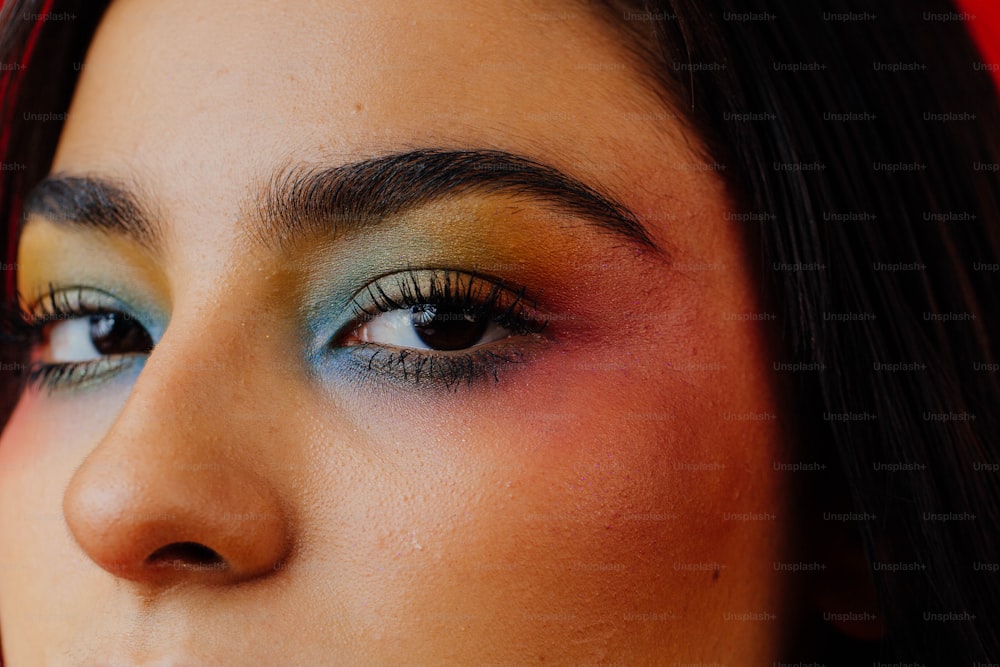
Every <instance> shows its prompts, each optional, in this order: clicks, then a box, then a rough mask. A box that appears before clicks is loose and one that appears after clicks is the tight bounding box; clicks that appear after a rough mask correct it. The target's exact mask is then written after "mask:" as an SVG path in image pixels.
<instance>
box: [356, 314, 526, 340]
mask: <svg viewBox="0 0 1000 667" xmlns="http://www.w3.org/2000/svg"><path fill="white" fill-rule="evenodd" d="M511 334H512V332H511V331H510V330H509V329H507V328H506V327H504V326H502V325H500V324H498V323H496V322H494V321H492V320H491V319H490V318H489V316H488V313H483V312H470V311H468V310H465V309H463V308H461V307H459V306H455V305H448V304H436V305H435V304H418V305H414V306H410V307H408V308H404V309H398V310H393V311H390V312H387V313H382V314H380V315H378V316H376V317H374V318H373V319H371V320H370V321H368V322H366V323H365V324H363V325H362V326H361V327H360V328H359V329H358V330H357V331H356V332H355V336H356V337H357V339H358V340H359V341H361V342H364V343H375V344H377V345H386V346H389V347H403V348H411V349H415V350H439V351H455V350H465V349H468V348H471V347H477V346H479V345H485V344H487V343H492V342H494V341H497V340H501V339H503V338H507V337H508V336H510V335H511Z"/></svg>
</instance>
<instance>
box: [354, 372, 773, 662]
mask: <svg viewBox="0 0 1000 667" xmlns="http://www.w3.org/2000/svg"><path fill="white" fill-rule="evenodd" d="M624 359H625V357H624V356H623V357H621V358H615V357H614V355H613V354H610V353H609V354H606V355H605V356H603V357H602V358H601V360H600V361H594V360H593V359H590V360H589V361H586V360H584V359H583V358H582V357H581V358H580V359H576V360H573V359H567V358H564V359H561V360H560V362H559V366H558V367H559V368H560V369H562V372H560V373H555V372H552V373H551V374H547V373H546V372H545V369H544V367H540V368H538V369H536V371H531V372H529V371H525V378H524V380H523V382H524V386H523V387H522V388H520V389H519V390H518V391H501V390H499V389H498V390H497V391H496V392H495V393H493V394H489V393H473V394H471V395H470V394H465V395H464V398H463V390H462V389H459V391H458V392H457V393H456V395H454V396H449V397H446V398H444V399H433V400H430V401H421V402H419V406H420V407H419V408H414V407H410V405H409V404H408V403H401V404H399V405H397V406H395V408H394V410H393V411H392V413H391V414H392V417H391V418H383V417H378V416H375V417H372V418H371V420H370V425H371V428H370V430H368V431H367V432H368V433H369V434H370V433H378V434H379V436H378V438H376V439H375V441H374V442H372V443H371V446H372V447H374V448H376V449H378V450H379V451H381V452H382V453H385V454H386V457H387V458H386V459H385V461H386V462H388V463H386V464H385V467H382V468H381V470H380V471H379V472H378V473H377V474H376V473H374V472H373V473H372V478H371V479H368V480H362V479H358V480H356V486H355V487H354V488H355V490H354V491H353V492H348V493H346V494H345V495H344V496H343V498H342V502H344V503H347V504H348V505H349V506H354V507H355V508H356V510H357V512H358V513H360V514H361V515H363V516H367V520H365V521H359V522H356V523H354V524H353V525H352V526H351V527H350V529H349V532H347V533H346V534H348V535H350V536H351V542H352V549H353V555H352V560H353V561H354V563H355V565H356V567H357V569H356V570H355V571H353V573H352V575H350V576H347V575H345V577H344V580H345V581H348V582H349V581H351V580H353V581H354V582H355V583H353V584H352V583H348V584H347V586H348V587H349V588H352V587H356V590H353V591H344V590H341V591H339V594H340V596H341V597H340V599H348V598H354V600H355V602H354V605H356V608H358V609H360V608H366V609H367V614H366V616H367V618H368V619H369V621H370V622H371V623H372V627H373V628H375V627H376V626H377V630H374V629H373V630H372V631H374V632H378V633H379V634H380V636H381V637H383V638H387V637H390V636H391V637H392V639H393V640H394V641H395V642H397V643H398V644H399V646H400V647H401V650H403V648H402V647H406V650H409V651H419V650H422V649H423V650H426V649H428V648H430V647H427V646H423V645H421V641H426V640H421V639H420V638H421V637H423V638H427V637H440V636H450V637H455V640H454V642H455V646H456V647H464V648H465V649H467V650H468V651H470V653H469V655H474V654H475V653H474V650H475V648H476V647H477V646H478V647H479V650H480V651H482V650H484V647H483V641H495V642H497V645H496V646H495V647H492V648H495V649H496V650H497V651H502V650H503V649H505V648H509V646H508V645H507V643H508V642H516V645H517V646H521V647H531V646H535V647H544V646H552V645H554V639H555V638H558V642H556V643H558V644H559V645H562V646H567V647H569V646H575V647H579V651H580V653H579V655H570V654H566V655H564V656H563V657H565V658H566V659H569V658H576V659H581V660H582V659H591V658H593V657H594V656H595V655H598V654H599V653H600V651H599V650H598V648H599V649H600V650H611V649H613V648H615V647H616V646H619V647H620V645H621V644H623V643H628V644H635V645H649V646H660V647H661V648H662V647H663V646H666V645H672V646H675V647H676V646H683V645H684V642H685V637H686V636H688V635H690V633H692V632H695V636H699V637H700V636H702V635H703V634H704V628H705V627H714V626H717V625H718V623H719V621H720V618H721V616H722V614H723V613H724V611H726V610H729V611H733V607H732V606H726V605H736V606H739V605H740V604H744V606H746V607H748V608H752V607H755V606H757V605H761V606H762V607H763V608H771V609H774V608H777V606H778V601H777V597H776V591H777V588H778V587H777V585H775V582H774V581H773V580H772V578H771V576H770V575H769V574H768V572H769V571H770V570H771V564H772V562H773V561H775V560H780V551H781V549H782V546H781V540H782V538H781V535H782V532H783V529H784V527H785V526H784V524H783V523H782V521H781V519H782V518H783V517H782V514H783V511H782V510H783V504H782V503H783V497H782V489H781V486H780V480H777V479H776V478H775V477H774V476H773V475H770V474H766V472H765V471H769V470H770V467H771V462H772V460H773V458H774V453H775V451H776V447H777V445H776V443H777V442H778V439H779V437H778V434H777V433H776V430H777V429H776V428H775V427H774V424H773V423H770V422H753V423H749V424H748V423H740V422H737V421H731V420H730V421H727V420H724V419H720V417H719V415H720V411H722V410H731V411H733V412H743V411H751V410H752V411H757V412H764V411H766V410H772V411H773V406H771V405H767V404H766V403H767V398H766V397H767V392H751V391H749V390H748V388H745V387H742V386H740V381H738V380H734V379H733V378H731V377H722V376H721V375H720V374H719V373H715V374H714V375H713V374H712V373H707V374H706V373H705V372H702V375H708V376H709V377H699V378H695V379H694V380H692V376H691V374H690V373H688V374H684V373H678V372H674V371H672V370H669V369H666V366H665V365H663V366H662V368H663V369H666V370H658V369H657V366H656V365H655V364H649V365H646V369H645V370H642V371H640V370H637V369H636V367H635V365H634V364H632V365H630V364H628V363H626V362H625V361H624ZM730 368H731V367H730ZM567 369H569V370H568V372H567ZM637 374H638V375H640V376H641V377H636V375H637ZM529 375H530V378H529V377H528V376H529ZM650 387H656V388H657V389H656V390H654V391H651V390H650ZM414 403H415V404H416V402H415V401H414ZM415 425H416V426H415ZM387 470H389V471H390V472H386V471H387ZM343 479H344V478H341V482H343ZM341 488H342V489H343V485H342V484H341ZM373 489H381V490H382V495H378V494H376V495H375V496H374V497H373ZM365 509H367V513H366V512H365V511H364V510H365ZM748 512H752V513H755V514H757V515H758V516H762V515H770V516H772V517H774V519H767V520H765V521H763V522H757V523H751V522H747V521H743V520H734V519H733V518H732V517H733V516H735V515H740V514H743V513H748ZM716 572H718V574H716ZM718 581H725V582H726V583H725V585H724V586H719V585H717V583H716V582H718ZM362 589H363V590H362ZM359 617H360V616H359ZM387 618H391V619H392V622H391V623H386V619H387ZM458 628H460V629H461V630H462V632H460V633H456V629H458ZM465 637H468V644H467V645H466V643H465V641H466V640H465V639H464V638H465ZM456 650H458V648H456ZM567 650H569V649H567ZM691 650H692V651H693V650H695V649H694V648H692V649H691ZM594 651H597V652H596V653H594ZM678 655H680V654H678Z"/></svg>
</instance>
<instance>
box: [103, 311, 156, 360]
mask: <svg viewBox="0 0 1000 667" xmlns="http://www.w3.org/2000/svg"><path fill="white" fill-rule="evenodd" d="M90 340H91V343H93V345H94V349H96V350H97V351H98V352H100V353H101V354H103V355H109V354H134V353H141V354H146V353H148V352H150V351H151V350H152V349H153V341H152V340H151V339H150V337H149V334H148V333H146V330H145V329H143V328H142V326H141V325H140V324H138V323H137V322H136V321H135V320H131V319H128V318H126V317H124V316H123V315H122V314H121V313H102V314H100V315H92V316H91V317H90Z"/></svg>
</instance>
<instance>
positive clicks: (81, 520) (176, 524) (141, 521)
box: [63, 459, 289, 585]
mask: <svg viewBox="0 0 1000 667" xmlns="http://www.w3.org/2000/svg"><path fill="white" fill-rule="evenodd" d="M141 468H142V467H141V466H139V469H136V468H135V467H131V468H130V469H129V470H117V471H113V470H110V469H109V468H108V466H107V465H102V463H101V461H100V459H96V460H88V461H86V462H85V463H84V466H83V467H82V468H81V469H80V470H78V471H77V473H76V475H75V476H74V477H73V480H72V481H71V483H70V486H69V487H68V489H67V491H66V494H65V495H64V498H63V512H64V515H65V517H66V523H67V525H68V527H69V530H70V533H71V534H72V535H73V537H74V539H75V540H76V542H77V543H78V544H79V545H80V547H81V548H82V550H83V551H84V552H85V553H86V554H87V556H88V557H89V558H90V559H91V560H92V561H93V562H94V563H96V564H97V565H99V566H100V567H102V568H103V569H104V570H106V571H108V572H110V573H111V574H114V575H115V576H116V577H120V578H122V579H127V580H131V581H135V582H141V583H146V584H157V585H166V584H171V583H176V582H178V581H180V580H190V581H195V580H196V581H201V582H204V583H235V582H239V581H244V580H247V579H251V578H255V577H261V576H265V575H266V574H268V573H270V572H274V571H275V570H276V569H277V565H278V564H279V563H280V562H281V560H282V559H283V558H284V556H285V554H286V551H287V548H288V543H289V541H288V531H287V522H286V521H285V518H284V516H283V513H282V512H281V508H280V505H279V503H278V498H277V496H276V495H275V494H274V493H273V492H271V491H270V490H269V488H268V487H267V486H266V485H264V484H263V482H262V481H261V480H259V479H258V478H256V477H254V476H253V475H251V474H248V473H247V472H246V471H241V470H239V469H238V468H235V467H232V468H228V469H226V470H216V471H208V472H206V471H204V470H202V471H200V472H199V473H198V474H174V475H170V474H167V473H164V467H163V466H158V470H157V473H158V474H157V475H156V476H155V479H151V478H150V476H149V475H145V476H144V475H143V471H142V469H141ZM168 469H169V468H168ZM147 472H151V471H147Z"/></svg>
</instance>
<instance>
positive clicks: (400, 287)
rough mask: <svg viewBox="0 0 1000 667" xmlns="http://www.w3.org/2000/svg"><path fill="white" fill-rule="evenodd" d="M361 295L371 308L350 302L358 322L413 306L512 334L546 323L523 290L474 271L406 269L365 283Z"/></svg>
mask: <svg viewBox="0 0 1000 667" xmlns="http://www.w3.org/2000/svg"><path fill="white" fill-rule="evenodd" d="M428 276H429V278H430V280H429V283H430V285H429V291H428V292H427V293H426V294H425V293H424V288H423V286H422V285H421V277H428ZM388 279H393V280H394V281H395V287H396V292H397V293H398V294H399V297H398V298H393V297H390V296H389V295H388V294H387V293H386V291H385V289H384V287H383V286H382V282H383V281H385V280H388ZM463 281H464V282H465V286H464V288H463V286H462V282H463ZM363 292H364V293H365V294H366V295H367V300H368V302H369V303H370V304H371V305H369V306H367V307H366V306H364V305H362V304H361V303H360V302H359V301H358V297H357V296H355V297H354V298H353V299H352V305H353V308H354V317H355V320H356V321H357V322H361V323H364V322H368V321H370V320H372V319H374V318H375V317H377V316H378V315H379V314H380V313H387V312H390V311H394V310H403V309H405V308H409V307H413V306H420V305H448V306H451V307H458V308H460V309H462V310H464V311H466V312H469V313H474V314H476V315H478V316H481V317H489V318H490V319H491V320H492V321H494V322H496V323H497V324H500V325H501V326H504V327H507V328H508V329H510V330H511V331H513V332H514V333H516V334H522V335H523V334H528V333H541V331H542V330H543V329H544V328H545V327H546V325H547V324H548V322H547V320H546V319H544V318H543V317H541V316H540V315H539V314H538V313H537V311H536V307H535V303H534V302H533V301H531V302H529V301H528V300H527V299H526V296H525V294H526V289H525V288H523V287H520V288H515V289H510V288H507V287H504V286H502V285H501V284H500V283H498V282H497V281H495V280H492V279H490V278H484V277H482V276H480V275H479V274H477V273H475V272H463V271H457V270H453V269H421V270H416V269H407V270H406V271H403V272H401V273H398V274H394V275H392V276H389V277H388V278H383V279H380V280H376V281H374V282H372V283H369V284H368V285H367V286H366V287H365V289H364V290H363ZM484 292H485V294H484ZM505 302H508V303H505Z"/></svg>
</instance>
